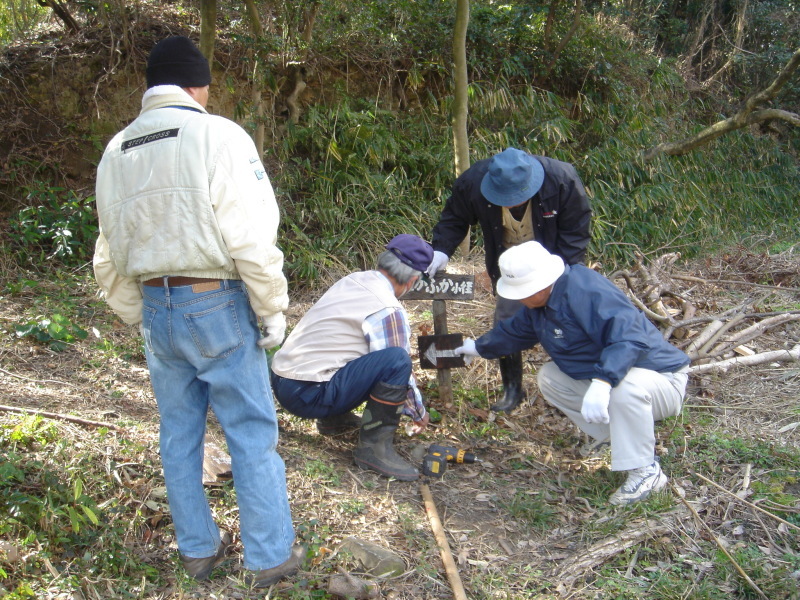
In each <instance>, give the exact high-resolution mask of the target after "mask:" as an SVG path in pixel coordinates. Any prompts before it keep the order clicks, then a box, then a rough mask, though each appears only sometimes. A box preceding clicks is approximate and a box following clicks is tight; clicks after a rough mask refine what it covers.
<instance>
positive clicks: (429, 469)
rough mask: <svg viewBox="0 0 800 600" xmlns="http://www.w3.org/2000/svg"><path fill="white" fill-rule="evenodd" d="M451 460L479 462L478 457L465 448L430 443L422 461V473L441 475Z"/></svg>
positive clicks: (432, 475)
mask: <svg viewBox="0 0 800 600" xmlns="http://www.w3.org/2000/svg"><path fill="white" fill-rule="evenodd" d="M449 462H452V463H456V464H458V465H460V464H463V463H466V464H472V463H474V462H481V461H480V459H479V458H478V457H477V456H475V455H474V454H472V453H471V452H467V451H465V450H461V449H459V448H453V447H452V446H440V445H439V444H431V446H430V448H428V453H427V454H426V455H425V459H424V460H423V461H422V473H423V474H424V475H428V476H429V477H441V476H442V475H444V472H445V471H446V470H447V463H449Z"/></svg>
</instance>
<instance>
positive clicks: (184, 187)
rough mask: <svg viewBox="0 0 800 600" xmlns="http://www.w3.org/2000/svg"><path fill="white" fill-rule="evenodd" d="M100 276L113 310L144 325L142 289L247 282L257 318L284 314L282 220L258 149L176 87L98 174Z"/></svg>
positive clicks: (118, 140) (143, 116)
mask: <svg viewBox="0 0 800 600" xmlns="http://www.w3.org/2000/svg"><path fill="white" fill-rule="evenodd" d="M96 199H97V212H98V216H99V220H100V235H99V237H98V239H97V243H96V246H95V255H94V273H95V278H96V279H97V282H98V284H99V286H100V289H101V293H102V295H103V296H104V297H105V299H106V301H107V302H108V304H109V306H110V307H111V308H112V309H113V310H114V312H115V313H116V314H117V315H119V317H120V318H121V319H122V320H123V321H125V322H126V323H129V324H136V323H138V322H140V321H141V319H142V293H141V282H142V281H145V280H147V279H151V278H154V277H161V276H164V275H173V276H174V275H181V276H186V277H208V278H215V279H242V280H244V282H245V284H246V286H247V289H248V294H249V297H250V304H251V306H252V307H253V310H254V311H255V313H256V314H257V315H258V316H264V317H266V316H270V315H274V314H276V313H280V312H283V311H285V310H286V308H287V306H288V303H289V298H288V295H287V284H286V278H285V277H284V275H283V253H282V252H281V251H280V249H279V248H278V247H277V245H276V244H277V232H278V224H279V220H280V215H279V211H278V205H277V202H276V201H275V194H274V191H273V189H272V184H271V183H270V180H269V177H268V176H267V174H266V172H265V170H264V166H263V165H262V164H261V160H260V159H259V157H258V152H257V151H256V148H255V145H254V144H253V142H252V140H251V139H250V137H249V136H248V135H247V133H246V132H245V131H244V130H243V129H242V128H241V127H239V126H238V125H237V124H236V123H234V122H232V121H230V120H228V119H225V118H223V117H219V116H214V115H210V114H208V113H207V112H206V111H205V110H204V109H203V107H202V106H201V105H200V104H198V103H197V102H195V101H194V100H193V99H192V98H191V97H190V96H189V95H188V94H187V93H186V92H184V91H183V90H182V89H181V88H179V87H177V86H159V87H158V88H152V89H151V90H148V93H146V94H145V96H144V98H143V100H142V111H141V113H140V114H139V116H138V117H137V118H136V120H135V121H133V122H132V123H131V124H130V125H129V126H128V127H126V128H125V129H124V130H123V131H121V132H120V133H118V134H117V135H116V136H115V137H114V139H112V140H111V142H110V143H109V144H108V146H107V147H106V150H105V153H104V154H103V158H102V160H101V161H100V164H99V166H98V169H97V187H96Z"/></svg>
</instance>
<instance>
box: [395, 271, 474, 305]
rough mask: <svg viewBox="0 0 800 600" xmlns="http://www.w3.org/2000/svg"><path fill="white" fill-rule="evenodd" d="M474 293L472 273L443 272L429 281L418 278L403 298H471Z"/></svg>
mask: <svg viewBox="0 0 800 600" xmlns="http://www.w3.org/2000/svg"><path fill="white" fill-rule="evenodd" d="M474 295H475V277H474V276H473V275H449V274H447V273H444V274H442V275H439V276H437V277H436V278H435V279H432V280H431V281H429V282H425V281H423V280H422V279H419V280H418V281H417V283H416V284H414V287H413V288H411V290H410V291H409V292H408V293H407V294H405V295H404V296H403V300H472V298H473V296H474Z"/></svg>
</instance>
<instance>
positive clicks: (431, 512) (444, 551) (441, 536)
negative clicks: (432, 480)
mask: <svg viewBox="0 0 800 600" xmlns="http://www.w3.org/2000/svg"><path fill="white" fill-rule="evenodd" d="M419 490H420V492H422V499H423V500H424V501H425V512H426V513H428V519H430V522H431V529H432V530H433V536H434V537H435V538H436V543H437V544H438V546H439V554H441V556H442V562H443V563H444V570H445V572H446V573H447V580H448V581H449V582H450V587H451V588H452V589H453V597H454V598H455V600H467V594H466V592H465V591H464V585H463V584H462V583H461V577H460V576H459V574H458V569H457V568H456V563H455V561H454V560H453V553H452V552H450V544H448V543H447V536H445V533H444V528H443V527H442V522H441V520H439V512H438V511H437V510H436V503H435V502H434V501H433V496H432V495H431V490H430V488H429V487H428V485H427V484H425V483H423V484H422V485H420V486H419Z"/></svg>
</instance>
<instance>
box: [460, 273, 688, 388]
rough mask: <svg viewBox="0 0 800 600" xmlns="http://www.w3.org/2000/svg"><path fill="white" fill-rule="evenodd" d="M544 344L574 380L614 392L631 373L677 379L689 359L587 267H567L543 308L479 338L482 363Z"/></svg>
mask: <svg viewBox="0 0 800 600" xmlns="http://www.w3.org/2000/svg"><path fill="white" fill-rule="evenodd" d="M537 342H538V343H540V344H542V347H543V348H544V349H545V350H546V351H547V353H548V354H549V355H550V357H551V358H552V359H553V362H555V363H556V365H558V368H559V369H561V370H562V371H563V372H564V373H566V374H567V375H569V376H570V377H572V378H573V379H592V378H594V377H597V378H599V379H603V380H605V381H607V382H609V383H610V384H611V385H612V386H616V385H617V384H618V383H619V382H620V381H621V380H622V379H623V378H624V377H625V375H627V373H628V371H629V370H630V369H631V367H640V368H642V369H650V370H651V371H657V372H659V373H674V372H675V371H678V370H680V369H681V368H683V367H685V366H687V365H688V364H689V357H688V356H687V355H686V354H684V353H683V352H681V351H680V350H678V349H677V348H676V347H675V346H673V345H672V344H670V343H669V342H667V341H666V340H664V338H663V337H662V335H661V333H660V332H659V331H658V329H657V328H656V326H655V325H653V324H652V323H651V322H650V321H648V320H647V318H646V317H645V316H644V314H643V313H642V312H641V311H640V310H639V309H637V308H636V307H635V306H634V305H633V304H632V303H631V301H630V300H628V298H627V296H625V294H623V293H622V292H621V291H620V289H619V288H618V287H617V286H615V285H614V284H613V283H612V282H611V281H609V280H608V279H607V278H605V277H603V276H602V275H600V274H599V273H597V272H595V271H592V270H591V269H589V268H587V267H585V266H583V265H574V266H572V267H569V266H568V267H566V269H565V271H564V274H563V275H562V276H561V277H559V278H558V279H557V280H556V283H555V285H554V286H553V291H552V293H551V294H550V298H549V299H548V301H547V305H546V306H544V307H542V308H523V309H521V310H520V311H519V312H517V314H515V315H514V316H513V317H511V318H510V319H506V320H504V321H500V322H499V323H497V325H495V327H494V329H492V330H491V331H489V332H488V333H486V334H485V335H483V336H481V337H480V338H478V339H477V340H476V342H475V348H476V349H477V351H478V353H479V354H480V355H481V356H482V357H484V358H498V357H500V356H504V355H507V354H511V353H512V352H519V351H520V350H524V349H526V348H531V347H532V346H534V345H535V344H536V343H537Z"/></svg>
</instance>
